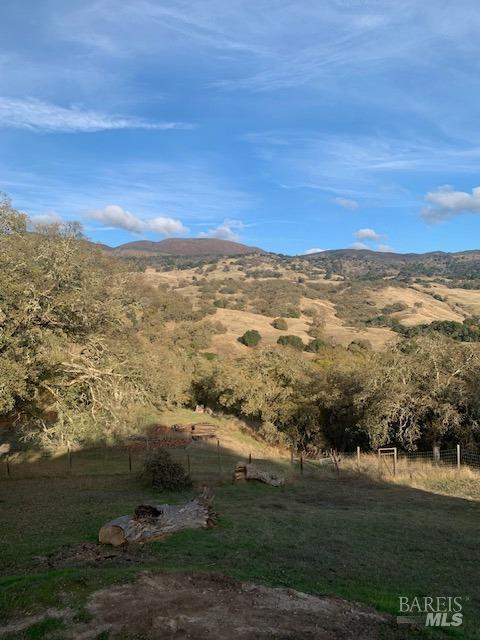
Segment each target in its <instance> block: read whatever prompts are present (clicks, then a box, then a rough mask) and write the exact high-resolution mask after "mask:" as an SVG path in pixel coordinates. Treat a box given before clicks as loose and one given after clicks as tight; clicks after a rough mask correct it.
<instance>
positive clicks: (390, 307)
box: [382, 302, 408, 315]
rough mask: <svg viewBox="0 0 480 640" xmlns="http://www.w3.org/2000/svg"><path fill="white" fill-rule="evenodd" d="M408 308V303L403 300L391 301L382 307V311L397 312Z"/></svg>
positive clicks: (387, 312) (386, 312)
mask: <svg viewBox="0 0 480 640" xmlns="http://www.w3.org/2000/svg"><path fill="white" fill-rule="evenodd" d="M407 309H408V305H406V304H405V303H404V302H393V303H392V304H387V306H386V307H383V309H382V313H383V314H385V315H387V314H390V313H399V312H400V311H406V310H407Z"/></svg>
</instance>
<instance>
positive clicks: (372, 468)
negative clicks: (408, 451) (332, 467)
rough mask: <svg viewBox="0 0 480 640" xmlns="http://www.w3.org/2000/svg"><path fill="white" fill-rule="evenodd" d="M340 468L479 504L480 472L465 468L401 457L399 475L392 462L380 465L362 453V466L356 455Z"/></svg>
mask: <svg viewBox="0 0 480 640" xmlns="http://www.w3.org/2000/svg"><path fill="white" fill-rule="evenodd" d="M341 468H342V469H347V470H350V471H355V472H358V473H361V474H362V475H364V476H366V477H368V478H371V479H372V480H377V481H378V480H382V481H383V482H388V483H391V484H396V485H402V486H408V487H411V488H413V489H420V490H423V491H429V492H431V493H436V494H438V495H444V496H454V497H458V498H465V499H467V500H475V501H480V471H476V470H475V469H472V468H470V467H466V466H463V467H460V469H457V468H456V467H452V466H446V465H444V464H435V463H434V462H433V461H428V460H408V459H406V458H402V457H400V458H399V460H398V462H397V473H396V474H395V475H393V464H392V460H390V459H384V460H383V461H382V463H381V464H380V463H379V459H378V455H377V454H362V455H361V456H360V464H358V462H357V458H356V456H352V457H348V458H344V460H342V462H341Z"/></svg>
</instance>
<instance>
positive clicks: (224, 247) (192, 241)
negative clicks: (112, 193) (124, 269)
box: [113, 238, 265, 257]
mask: <svg viewBox="0 0 480 640" xmlns="http://www.w3.org/2000/svg"><path fill="white" fill-rule="evenodd" d="M113 253H114V254H116V255H120V256H139V257H145V256H155V255H171V256H238V255H247V254H253V253H265V251H264V250H263V249H259V248H258V247H249V246H247V245H245V244H241V243H240V242H232V241H231V240H218V239H217V238H167V239H166V240H160V241H159V242H152V241H150V240H138V241H136V242H127V243H126V244H121V245H120V246H118V247H115V249H113Z"/></svg>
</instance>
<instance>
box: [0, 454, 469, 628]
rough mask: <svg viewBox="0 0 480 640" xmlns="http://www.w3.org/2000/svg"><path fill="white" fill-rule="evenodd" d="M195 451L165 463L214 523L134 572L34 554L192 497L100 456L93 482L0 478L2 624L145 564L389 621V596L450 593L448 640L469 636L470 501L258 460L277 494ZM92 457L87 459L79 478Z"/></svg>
mask: <svg viewBox="0 0 480 640" xmlns="http://www.w3.org/2000/svg"><path fill="white" fill-rule="evenodd" d="M193 447H195V448H192V449H191V450H190V453H189V452H188V449H186V450H182V451H177V452H174V454H173V455H174V457H175V458H177V459H179V460H180V459H181V460H183V461H184V464H185V465H187V464H188V460H187V458H186V456H187V455H191V458H190V469H191V472H192V476H193V479H194V481H195V483H196V485H197V486H200V485H201V484H204V483H206V484H209V485H210V486H211V487H212V488H213V490H214V492H215V496H216V499H215V507H216V510H217V511H218V513H219V522H218V526H217V527H216V528H214V529H212V530H206V531H203V530H201V531H198V530H197V531H184V532H181V533H178V534H176V535H174V536H172V537H171V538H169V539H167V540H166V541H165V542H161V543H153V544H151V545H149V557H148V559H147V560H146V561H145V562H141V563H139V564H138V565H134V566H128V567H121V566H100V567H81V566H79V567H72V568H63V569H55V568H53V569H51V570H48V571H42V570H40V569H39V565H38V563H37V560H36V557H37V556H42V555H43V556H45V555H46V554H49V553H53V552H55V551H56V550H58V549H59V548H60V547H61V546H63V545H71V544H75V543H80V542H95V541H96V539H97V534H98V530H99V528H100V526H102V524H104V523H105V522H106V521H108V520H110V519H111V518H113V517H116V516H119V515H122V514H126V513H132V511H133V509H134V508H135V506H136V505H137V504H141V503H143V502H152V503H161V502H168V501H170V502H177V501H183V500H184V499H185V498H186V497H188V496H189V495H191V493H189V494H173V495H172V494H170V495H168V494H165V493H156V492H155V491H154V490H153V489H145V488H144V487H142V486H141V484H140V483H139V482H138V480H137V478H136V475H137V474H136V471H137V470H138V469H137V467H136V466H135V467H134V468H133V469H132V472H131V473H130V472H129V471H128V469H127V470H125V469H124V468H123V470H121V469H116V468H115V471H114V472H113V473H106V471H107V468H106V466H104V465H103V463H102V461H98V459H95V460H97V463H98V465H99V466H97V467H96V468H95V473H93V474H92V475H84V474H83V473H81V474H80V473H78V474H77V473H74V472H73V471H72V474H71V475H70V476H67V477H48V476H47V477H43V478H41V479H39V478H38V477H36V478H33V479H18V480H11V481H6V482H1V483H0V495H1V500H2V505H1V506H2V533H3V541H2V563H3V567H4V576H5V577H4V578H2V579H0V591H1V596H0V603H1V607H2V609H3V614H4V615H5V616H7V615H12V614H13V613H14V612H15V611H21V610H23V609H25V608H29V609H30V608H35V607H45V606H47V605H52V604H56V603H58V598H59V597H60V594H61V595H62V598H63V599H64V601H65V603H66V604H70V605H71V606H74V607H77V608H78V607H81V606H82V605H83V603H84V602H85V600H86V598H87V596H88V594H89V593H91V592H92V591H93V590H95V589H97V588H100V587H101V586H104V585H106V584H111V583H112V582H122V581H126V580H129V579H133V578H134V576H135V575H136V574H137V573H138V572H139V571H142V570H145V569H146V568H148V569H152V570H163V569H170V570H172V569H173V570H181V571H187V570H204V571H213V572H218V573H224V574H227V575H232V576H235V577H237V578H240V579H242V580H249V581H252V582H257V583H263V584H268V585H272V586H287V587H291V588H294V589H298V590H300V591H306V592H310V593H315V594H337V595H340V596H344V597H347V598H352V599H355V600H359V601H362V602H365V603H367V604H369V605H371V606H373V607H375V608H377V609H379V610H382V611H386V612H389V613H391V614H394V615H396V614H398V602H399V601H398V598H399V597H400V596H409V597H414V596H459V597H461V598H462V599H463V603H464V613H465V616H464V620H465V623H464V626H463V627H462V628H460V629H459V630H457V632H456V633H455V634H454V635H455V637H462V638H478V637H480V635H479V633H478V631H477V624H476V623H477V621H478V620H480V600H479V592H478V566H480V552H479V546H478V522H479V505H478V503H475V502H472V501H470V500H465V499H461V498H453V497H447V496H443V495H437V494H434V493H429V492H427V491H423V490H419V489H413V488H411V487H407V486H403V485H395V484H391V483H389V482H386V481H384V480H382V479H374V478H372V477H368V476H366V475H362V474H359V473H356V472H354V471H344V472H341V473H340V475H339V476H337V475H336V474H335V473H334V472H332V471H330V470H328V469H325V468H318V467H317V466H316V465H306V468H305V470H304V475H303V476H301V475H300V473H299V467H298V465H295V466H294V467H291V466H290V463H289V462H288V461H287V462H285V461H282V462H278V461H275V460H263V461H257V463H258V464H259V465H270V468H274V469H275V470H276V471H280V472H282V471H283V472H285V473H286V474H287V476H288V480H289V482H288V484H287V486H286V488H285V490H283V491H282V490H281V489H276V488H272V487H268V486H264V485H258V484H254V485H250V484H247V485H232V484H231V473H232V471H233V467H234V465H235V463H236V462H237V461H238V460H239V458H238V456H236V455H234V454H232V453H231V452H230V451H226V450H225V451H224V450H222V449H221V448H219V447H218V446H217V445H216V443H210V444H209V443H203V444H201V445H199V446H195V445H193ZM85 455H86V454H85ZM81 460H82V458H81V457H80V456H79V458H78V464H80V461H81ZM95 460H93V461H92V460H91V459H90V460H85V470H87V469H90V468H91V466H90V465H94V463H95ZM61 462H62V464H63V463H64V462H65V458H63V459H62V460H61ZM117 462H119V461H117ZM108 470H110V468H109V469H108ZM406 637H409V636H406ZM437 637H438V636H437Z"/></svg>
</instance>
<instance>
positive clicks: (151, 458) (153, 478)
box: [142, 449, 192, 491]
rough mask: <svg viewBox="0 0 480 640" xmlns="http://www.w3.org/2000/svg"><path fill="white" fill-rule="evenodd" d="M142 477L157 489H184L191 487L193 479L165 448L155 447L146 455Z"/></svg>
mask: <svg viewBox="0 0 480 640" xmlns="http://www.w3.org/2000/svg"><path fill="white" fill-rule="evenodd" d="M142 477H143V478H145V479H146V480H147V481H148V483H149V484H151V486H152V487H154V488H155V489H161V490H164V491H183V490H184V489H190V487H191V486H192V479H191V478H190V476H189V475H188V473H187V472H186V471H185V469H184V468H183V467H182V465H181V464H180V463H179V462H175V461H174V460H172V458H171V456H170V454H169V453H168V451H165V449H155V451H150V452H149V453H147V455H146V456H145V460H144V462H143V473H142Z"/></svg>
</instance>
